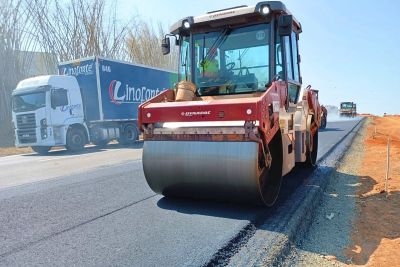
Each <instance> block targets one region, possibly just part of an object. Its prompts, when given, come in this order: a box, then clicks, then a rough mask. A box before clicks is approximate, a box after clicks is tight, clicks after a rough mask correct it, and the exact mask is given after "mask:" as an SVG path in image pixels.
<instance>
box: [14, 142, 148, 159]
mask: <svg viewBox="0 0 400 267" xmlns="http://www.w3.org/2000/svg"><path fill="white" fill-rule="evenodd" d="M141 148H143V141H137V142H135V143H134V144H132V145H120V144H108V145H107V146H105V147H98V146H87V147H85V149H84V150H83V151H80V152H69V151H67V150H66V149H65V148H60V149H57V150H50V151H49V152H48V153H47V154H46V155H40V154H37V153H32V154H24V155H21V156H24V157H42V156H63V155H84V154H91V153H97V152H102V151H106V150H112V149H141Z"/></svg>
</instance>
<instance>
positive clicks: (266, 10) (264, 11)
mask: <svg viewBox="0 0 400 267" xmlns="http://www.w3.org/2000/svg"><path fill="white" fill-rule="evenodd" d="M260 11H261V14H262V15H264V16H266V15H268V14H269V12H270V11H271V10H270V9H269V6H262V7H261V9H260Z"/></svg>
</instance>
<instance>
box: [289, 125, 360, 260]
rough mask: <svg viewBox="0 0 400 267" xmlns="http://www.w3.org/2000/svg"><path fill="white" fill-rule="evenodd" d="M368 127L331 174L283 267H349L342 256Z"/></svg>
mask: <svg viewBox="0 0 400 267" xmlns="http://www.w3.org/2000/svg"><path fill="white" fill-rule="evenodd" d="M367 126H368V122H366V123H365V124H364V125H363V126H362V128H361V129H360V131H359V132H358V133H357V136H356V137H355V139H354V141H353V144H352V145H351V147H350V149H349V150H348V152H347V153H346V155H345V156H344V158H343V159H342V160H341V161H340V163H339V166H338V168H337V169H336V171H334V172H333V173H332V174H331V177H330V182H329V185H328V187H327V188H326V190H325V192H324V195H323V199H322V202H321V205H320V206H319V208H318V210H317V211H316V213H315V218H314V219H313V223H312V225H311V227H310V229H309V232H308V233H307V235H306V236H305V238H304V239H303V240H301V241H300V242H299V243H297V244H296V247H295V248H294V249H293V250H292V253H291V255H290V256H289V257H288V259H287V262H286V263H285V264H284V265H290V266H343V265H345V264H349V263H351V259H347V258H346V257H345V256H344V250H345V249H346V248H347V247H348V245H349V244H350V241H351V240H350V238H351V230H352V221H353V220H354V218H355V215H356V205H355V194H356V189H357V186H359V177H358V176H357V173H358V170H359V168H360V165H361V160H362V156H363V153H364V147H363V140H364V136H365V134H366V128H367Z"/></svg>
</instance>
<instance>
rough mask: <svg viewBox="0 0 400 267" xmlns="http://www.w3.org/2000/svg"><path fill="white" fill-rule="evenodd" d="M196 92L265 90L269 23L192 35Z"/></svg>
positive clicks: (267, 80)
mask: <svg viewBox="0 0 400 267" xmlns="http://www.w3.org/2000/svg"><path fill="white" fill-rule="evenodd" d="M193 41H194V49H193V50H194V54H195V55H194V63H193V64H194V70H195V72H194V79H193V80H194V83H195V84H196V86H197V88H198V94H199V95H225V94H237V93H249V92H255V91H264V90H265V89H266V84H268V83H269V81H270V77H269V43H270V24H259V25H253V26H248V27H243V28H238V29H232V30H231V29H227V28H226V29H224V30H222V31H219V32H209V33H200V34H195V35H193Z"/></svg>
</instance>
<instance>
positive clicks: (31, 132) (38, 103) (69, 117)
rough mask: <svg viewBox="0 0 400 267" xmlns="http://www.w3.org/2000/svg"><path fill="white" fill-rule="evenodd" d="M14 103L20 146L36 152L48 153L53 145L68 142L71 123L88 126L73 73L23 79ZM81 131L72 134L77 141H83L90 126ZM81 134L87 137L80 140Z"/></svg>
mask: <svg viewBox="0 0 400 267" xmlns="http://www.w3.org/2000/svg"><path fill="white" fill-rule="evenodd" d="M12 103H13V114H12V118H13V122H14V126H15V137H16V140H15V144H16V146H17V147H25V146H31V147H32V148H33V150H35V151H36V152H38V153H45V152H47V151H48V150H49V149H50V148H51V147H52V146H65V145H67V140H66V138H67V131H68V129H69V127H70V126H71V125H81V127H85V128H86V125H85V123H84V114H83V104H82V97H81V92H80V89H79V85H78V82H77V80H76V78H75V77H73V76H65V75H48V76H38V77H33V78H29V79H26V80H23V81H21V82H19V83H18V85H17V87H16V89H15V90H14V91H13V93H12ZM82 132H83V133H84V134H83V135H82V134H78V135H76V136H74V137H73V138H74V139H75V140H74V141H75V143H82V144H83V145H84V144H85V143H86V142H87V129H85V130H83V129H82ZM80 138H84V139H83V140H77V139H80ZM70 145H72V144H70ZM78 145H80V144H78ZM71 148H72V147H71Z"/></svg>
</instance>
